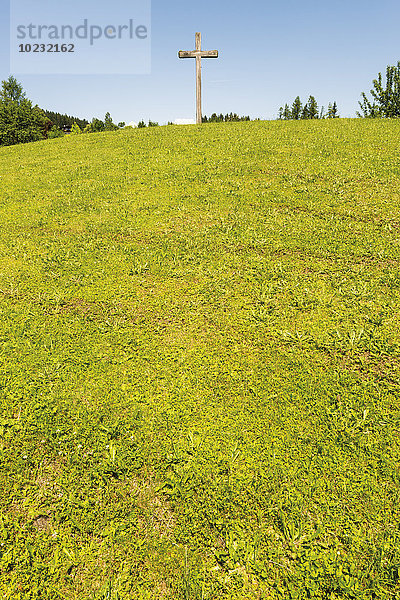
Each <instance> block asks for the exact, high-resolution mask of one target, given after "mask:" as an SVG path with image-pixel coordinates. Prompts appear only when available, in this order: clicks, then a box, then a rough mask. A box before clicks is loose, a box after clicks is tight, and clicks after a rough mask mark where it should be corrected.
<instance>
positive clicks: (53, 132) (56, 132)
mask: <svg viewBox="0 0 400 600" xmlns="http://www.w3.org/2000/svg"><path fill="white" fill-rule="evenodd" d="M64 135H65V134H64V132H63V131H62V130H61V129H60V128H59V127H57V125H53V127H52V128H51V129H50V130H49V132H48V134H47V137H48V139H49V140H51V139H53V138H59V137H64Z"/></svg>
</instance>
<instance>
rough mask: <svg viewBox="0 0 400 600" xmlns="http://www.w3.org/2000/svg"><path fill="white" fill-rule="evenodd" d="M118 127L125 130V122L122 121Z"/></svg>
mask: <svg viewBox="0 0 400 600" xmlns="http://www.w3.org/2000/svg"><path fill="white" fill-rule="evenodd" d="M118 127H119V129H123V128H124V127H125V121H121V122H120V123H118Z"/></svg>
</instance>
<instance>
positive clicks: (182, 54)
mask: <svg viewBox="0 0 400 600" xmlns="http://www.w3.org/2000/svg"><path fill="white" fill-rule="evenodd" d="M178 56H179V58H195V59H196V123H197V124H198V125H201V123H202V117H201V59H202V58H218V50H202V49H201V33H196V50H194V52H190V51H187V50H180V51H179V53H178Z"/></svg>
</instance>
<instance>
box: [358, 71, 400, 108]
mask: <svg viewBox="0 0 400 600" xmlns="http://www.w3.org/2000/svg"><path fill="white" fill-rule="evenodd" d="M372 85H373V88H372V89H371V90H370V93H371V96H372V100H369V99H368V98H367V95H366V94H365V93H364V92H363V93H362V94H361V98H362V101H361V102H359V105H360V108H361V111H362V114H361V113H360V112H357V116H358V117H366V118H377V117H378V118H385V119H390V118H393V117H400V61H398V62H397V65H395V66H393V65H392V66H390V65H389V66H387V67H386V83H384V82H383V80H382V73H378V77H377V78H376V79H374V80H373V81H372Z"/></svg>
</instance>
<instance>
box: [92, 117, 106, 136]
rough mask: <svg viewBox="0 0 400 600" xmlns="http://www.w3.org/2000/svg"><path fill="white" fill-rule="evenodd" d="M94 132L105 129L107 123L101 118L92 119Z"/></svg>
mask: <svg viewBox="0 0 400 600" xmlns="http://www.w3.org/2000/svg"><path fill="white" fill-rule="evenodd" d="M90 127H91V130H92V133H99V132H100V131H104V130H105V124H104V123H103V121H101V120H100V119H96V118H94V119H92V122H91V124H90Z"/></svg>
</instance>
